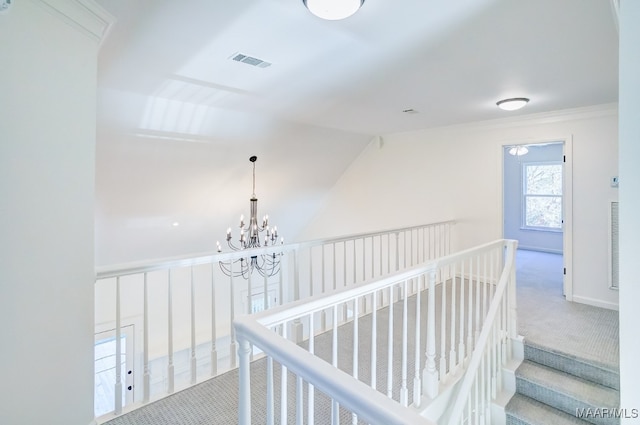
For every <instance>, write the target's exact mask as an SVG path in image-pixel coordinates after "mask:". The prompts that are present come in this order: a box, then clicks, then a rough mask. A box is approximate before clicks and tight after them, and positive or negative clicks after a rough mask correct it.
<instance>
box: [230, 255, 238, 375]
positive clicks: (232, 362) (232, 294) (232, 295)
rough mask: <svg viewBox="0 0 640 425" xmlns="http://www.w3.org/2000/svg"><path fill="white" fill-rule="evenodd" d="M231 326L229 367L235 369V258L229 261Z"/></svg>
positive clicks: (236, 348) (236, 347)
mask: <svg viewBox="0 0 640 425" xmlns="http://www.w3.org/2000/svg"><path fill="white" fill-rule="evenodd" d="M229 294H230V298H231V299H230V300H229V326H230V328H231V343H230V344H229V363H230V365H229V367H231V369H235V367H236V352H237V351H238V346H237V344H236V329H235V328H234V327H233V320H234V319H235V317H236V313H235V310H236V302H235V288H234V287H233V260H231V261H229Z"/></svg>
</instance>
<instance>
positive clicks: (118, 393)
mask: <svg viewBox="0 0 640 425" xmlns="http://www.w3.org/2000/svg"><path fill="white" fill-rule="evenodd" d="M121 339H122V325H121V323H120V276H118V277H116V358H115V361H114V364H115V367H116V384H115V388H114V389H115V400H114V406H115V414H116V415H119V414H121V413H122V365H121V362H122V341H121Z"/></svg>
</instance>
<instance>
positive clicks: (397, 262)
mask: <svg viewBox="0 0 640 425" xmlns="http://www.w3.org/2000/svg"><path fill="white" fill-rule="evenodd" d="M398 270H400V233H396V271H398Z"/></svg>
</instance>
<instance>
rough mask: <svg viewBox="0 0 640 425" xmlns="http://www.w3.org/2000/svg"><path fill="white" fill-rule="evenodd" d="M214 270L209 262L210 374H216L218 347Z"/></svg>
mask: <svg viewBox="0 0 640 425" xmlns="http://www.w3.org/2000/svg"><path fill="white" fill-rule="evenodd" d="M216 339H217V330H216V270H215V263H211V376H216V375H217V374H218V349H217V347H216Z"/></svg>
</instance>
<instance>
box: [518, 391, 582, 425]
mask: <svg viewBox="0 0 640 425" xmlns="http://www.w3.org/2000/svg"><path fill="white" fill-rule="evenodd" d="M505 411H506V414H507V425H589V422H585V421H583V420H581V419H578V418H577V417H575V416H572V415H569V414H567V413H565V412H562V411H560V410H558V409H554V408H553V407H551V406H548V405H546V404H544V403H540V402H539V401H536V400H534V399H532V398H529V397H526V396H523V395H522V394H515V395H514V396H513V397H512V398H511V400H510V401H509V403H508V404H507V406H506V408H505Z"/></svg>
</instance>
